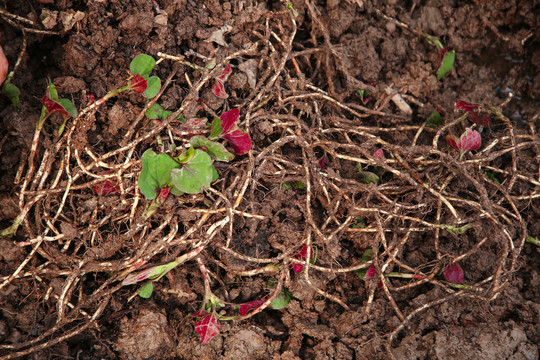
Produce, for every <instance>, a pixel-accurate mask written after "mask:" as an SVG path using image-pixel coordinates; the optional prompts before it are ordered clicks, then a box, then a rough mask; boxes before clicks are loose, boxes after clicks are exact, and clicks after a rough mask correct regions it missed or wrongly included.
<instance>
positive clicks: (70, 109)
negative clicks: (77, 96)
mask: <svg viewBox="0 0 540 360" xmlns="http://www.w3.org/2000/svg"><path fill="white" fill-rule="evenodd" d="M58 103H59V104H60V105H61V106H62V107H63V108H64V110H66V112H67V113H68V114H69V116H72V117H74V118H76V117H77V108H76V107H75V105H73V103H72V102H71V101H69V100H68V99H58Z"/></svg>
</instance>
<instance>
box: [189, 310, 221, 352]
mask: <svg viewBox="0 0 540 360" xmlns="http://www.w3.org/2000/svg"><path fill="white" fill-rule="evenodd" d="M220 330H221V323H220V322H219V320H218V318H217V315H216V314H213V313H212V314H207V315H205V316H204V317H203V318H202V319H200V320H199V321H197V322H196V323H195V331H197V334H199V336H200V337H201V345H203V344H205V343H207V342H208V341H210V339H212V338H213V337H214V336H216V335H218V334H219V332H220Z"/></svg>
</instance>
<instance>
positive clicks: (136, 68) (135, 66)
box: [129, 54, 156, 76]
mask: <svg viewBox="0 0 540 360" xmlns="http://www.w3.org/2000/svg"><path fill="white" fill-rule="evenodd" d="M155 66H156V60H154V58H153V57H151V56H150V55H146V54H140V55H137V57H135V59H133V60H132V61H131V64H130V65H129V69H130V70H131V73H132V74H133V75H141V76H145V75H148V74H150V73H151V72H152V70H153V69H154V67H155Z"/></svg>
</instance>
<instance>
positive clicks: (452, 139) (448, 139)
mask: <svg viewBox="0 0 540 360" xmlns="http://www.w3.org/2000/svg"><path fill="white" fill-rule="evenodd" d="M446 142H447V143H448V145H450V146H451V147H453V148H454V149H456V150H459V149H460V148H459V139H458V138H457V137H455V136H454V135H447V136H446Z"/></svg>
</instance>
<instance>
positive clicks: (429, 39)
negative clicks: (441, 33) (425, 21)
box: [426, 35, 444, 50]
mask: <svg viewBox="0 0 540 360" xmlns="http://www.w3.org/2000/svg"><path fill="white" fill-rule="evenodd" d="M426 41H427V42H428V43H429V44H430V45H435V46H436V47H437V49H439V50H441V49H443V48H444V46H443V44H442V43H441V40H439V38H438V37H436V36H433V35H427V36H426Z"/></svg>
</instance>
